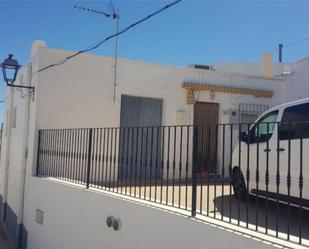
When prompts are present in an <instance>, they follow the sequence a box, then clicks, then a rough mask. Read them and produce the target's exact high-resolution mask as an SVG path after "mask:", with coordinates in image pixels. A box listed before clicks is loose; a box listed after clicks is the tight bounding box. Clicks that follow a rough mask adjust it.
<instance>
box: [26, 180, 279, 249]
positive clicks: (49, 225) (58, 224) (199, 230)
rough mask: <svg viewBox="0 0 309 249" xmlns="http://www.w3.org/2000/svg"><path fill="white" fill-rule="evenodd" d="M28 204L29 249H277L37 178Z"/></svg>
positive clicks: (205, 225)
mask: <svg viewBox="0 0 309 249" xmlns="http://www.w3.org/2000/svg"><path fill="white" fill-rule="evenodd" d="M46 193H48V194H46ZM29 198H31V202H29V204H28V215H27V218H26V227H27V228H28V233H29V237H28V248H31V249H41V248H44V249H54V248H64V249H84V248H91V249H101V248H113V249H124V248H128V249H129V248H132V249H139V248H140V249H144V248H148V249H152V248H153V249H163V248H175V249H176V248H177V249H182V248H183V249H187V248H194V249H198V248H205V247H206V246H207V248H216V249H226V248H230V249H234V248H235V249H238V248H239V245H241V246H242V248H252V249H260V248H261V249H262V248H265V249H266V248H274V247H273V246H270V245H266V244H264V243H262V242H261V241H256V240H253V239H252V238H246V237H244V236H239V235H237V234H234V233H232V232H230V231H224V230H222V229H218V228H216V227H212V226H210V225H209V224H206V223H203V222H196V221H193V220H191V219H189V218H188V217H185V216H181V215H175V214H173V213H168V212H166V211H163V210H159V209H155V208H153V207H149V206H144V205H142V204H140V203H135V202H130V201H128V200H121V199H117V198H115V197H113V196H111V195H105V194H102V193H98V192H95V191H91V190H86V189H80V188H78V187H72V186H69V185H65V184H62V183H56V182H53V181H48V180H43V179H39V178H32V179H31V185H30V188H29ZM36 209H40V210H42V211H44V221H43V225H40V224H38V223H36V221H35V213H36ZM109 215H113V216H114V217H115V218H119V219H120V220H121V229H120V230H119V231H118V232H115V231H113V229H111V228H108V227H107V226H106V218H107V217H108V216H109ZM64 231H65V232H64ZM222 238H224V239H222Z"/></svg>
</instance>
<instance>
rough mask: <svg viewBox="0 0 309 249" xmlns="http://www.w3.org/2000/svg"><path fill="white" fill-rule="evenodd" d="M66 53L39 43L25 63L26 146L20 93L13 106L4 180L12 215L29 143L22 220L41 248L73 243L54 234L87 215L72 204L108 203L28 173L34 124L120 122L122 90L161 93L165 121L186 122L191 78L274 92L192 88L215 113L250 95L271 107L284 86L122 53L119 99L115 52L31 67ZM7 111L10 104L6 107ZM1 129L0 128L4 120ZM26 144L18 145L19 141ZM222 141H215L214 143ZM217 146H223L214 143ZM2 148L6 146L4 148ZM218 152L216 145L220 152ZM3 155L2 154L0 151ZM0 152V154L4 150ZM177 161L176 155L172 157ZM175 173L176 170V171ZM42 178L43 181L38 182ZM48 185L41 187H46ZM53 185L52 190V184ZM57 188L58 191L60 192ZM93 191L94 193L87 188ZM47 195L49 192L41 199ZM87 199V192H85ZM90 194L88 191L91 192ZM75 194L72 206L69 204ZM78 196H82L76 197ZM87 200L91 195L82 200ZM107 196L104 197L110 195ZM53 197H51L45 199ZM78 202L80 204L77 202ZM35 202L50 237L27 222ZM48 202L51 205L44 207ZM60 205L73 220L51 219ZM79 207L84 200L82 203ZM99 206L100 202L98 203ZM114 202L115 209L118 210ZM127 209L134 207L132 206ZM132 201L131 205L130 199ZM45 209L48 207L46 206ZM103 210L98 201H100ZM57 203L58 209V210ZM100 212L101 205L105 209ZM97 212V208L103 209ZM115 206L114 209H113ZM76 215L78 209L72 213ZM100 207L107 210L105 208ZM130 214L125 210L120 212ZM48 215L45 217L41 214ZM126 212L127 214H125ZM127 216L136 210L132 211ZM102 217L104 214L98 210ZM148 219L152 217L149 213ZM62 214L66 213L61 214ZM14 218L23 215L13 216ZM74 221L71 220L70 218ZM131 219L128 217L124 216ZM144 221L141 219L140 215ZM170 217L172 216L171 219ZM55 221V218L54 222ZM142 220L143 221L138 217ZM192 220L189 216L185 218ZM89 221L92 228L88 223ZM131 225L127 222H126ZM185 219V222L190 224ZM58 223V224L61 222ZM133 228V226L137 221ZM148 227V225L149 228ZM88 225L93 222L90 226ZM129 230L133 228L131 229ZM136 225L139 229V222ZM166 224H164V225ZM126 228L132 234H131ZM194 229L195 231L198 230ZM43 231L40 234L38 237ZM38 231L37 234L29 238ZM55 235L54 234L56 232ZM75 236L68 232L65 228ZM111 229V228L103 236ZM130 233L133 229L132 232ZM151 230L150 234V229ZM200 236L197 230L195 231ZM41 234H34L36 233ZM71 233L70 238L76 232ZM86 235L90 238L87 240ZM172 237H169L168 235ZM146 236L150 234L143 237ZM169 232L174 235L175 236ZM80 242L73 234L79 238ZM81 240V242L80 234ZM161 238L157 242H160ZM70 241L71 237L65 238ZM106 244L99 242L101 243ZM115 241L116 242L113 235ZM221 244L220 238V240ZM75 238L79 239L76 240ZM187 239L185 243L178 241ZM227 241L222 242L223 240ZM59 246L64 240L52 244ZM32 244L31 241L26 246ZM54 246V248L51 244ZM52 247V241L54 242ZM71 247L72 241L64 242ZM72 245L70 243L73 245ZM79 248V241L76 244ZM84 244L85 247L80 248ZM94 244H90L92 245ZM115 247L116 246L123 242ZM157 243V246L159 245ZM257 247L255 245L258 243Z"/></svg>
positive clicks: (17, 207) (189, 113)
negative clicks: (28, 87) (28, 70)
mask: <svg viewBox="0 0 309 249" xmlns="http://www.w3.org/2000/svg"><path fill="white" fill-rule="evenodd" d="M70 54H71V53H70V52H66V51H60V50H55V49H48V48H42V47H39V48H37V52H35V53H33V54H32V57H31V59H30V62H31V63H32V81H31V83H32V85H34V86H35V97H34V99H33V100H32V99H31V102H30V114H29V115H30V119H29V140H28V144H27V146H26V145H25V144H24V143H23V139H24V136H25V133H26V132H25V130H24V127H26V124H25V122H26V121H25V120H26V117H25V113H24V110H25V109H24V108H25V106H26V105H25V99H22V98H21V97H20V93H17V92H16V93H15V94H14V100H13V106H14V105H15V106H17V110H18V113H20V114H19V115H18V122H17V124H18V126H17V128H16V129H15V128H14V129H15V130H13V131H12V136H11V138H10V141H11V144H12V147H10V148H13V149H11V151H10V153H9V156H8V158H7V159H8V160H9V161H10V167H9V180H8V188H9V191H8V200H7V201H8V204H9V205H10V206H11V207H12V208H13V210H14V212H15V213H16V214H18V213H19V210H20V208H21V205H22V202H21V196H22V193H21V191H20V189H21V177H22V168H21V165H22V161H23V160H24V155H25V150H26V147H27V149H28V158H27V162H26V165H27V172H26V173H27V175H26V185H25V194H26V199H25V211H24V212H25V218H26V220H25V221H24V223H25V226H26V228H27V229H28V230H29V236H30V238H29V241H30V244H32V245H33V248H49V247H44V246H45V245H44V246H43V247H42V245H41V244H40V243H48V244H49V243H51V245H55V244H53V243H60V244H62V243H66V241H68V243H70V246H71V245H74V243H75V242H73V239H72V241H71V240H70V238H71V237H70V231H69V229H68V228H66V229H65V230H66V231H68V233H67V235H66V236H67V237H63V236H64V234H62V235H61V234H60V231H63V228H65V227H66V226H68V227H70V228H71V227H77V224H80V223H79V220H80V219H81V220H82V221H84V222H86V218H85V217H84V216H86V215H87V214H86V211H85V210H82V209H79V208H83V207H77V206H78V205H87V206H89V205H88V203H92V204H91V206H97V203H100V205H99V206H98V207H101V205H103V204H102V203H104V205H106V207H109V206H108V205H109V204H106V203H105V201H102V199H101V197H100V198H96V197H95V198H94V199H95V200H94V201H93V202H92V199H91V200H90V199H87V198H88V197H87V198H86V197H84V196H83V193H84V192H79V191H77V190H76V192H75V190H74V191H73V192H74V195H75V194H76V199H74V198H73V197H72V202H67V199H66V198H69V199H71V197H69V195H66V194H68V192H64V193H63V194H64V196H62V197H61V198H60V199H58V197H57V196H56V193H57V192H58V191H60V192H61V191H62V189H58V188H57V187H55V185H53V188H49V187H48V186H47V185H46V186H45V185H44V184H43V182H40V181H41V180H39V179H36V178H34V177H33V175H34V172H35V167H36V152H37V136H38V129H48V128H85V127H86V128H89V127H92V128H95V127H113V126H114V127H118V126H119V120H120V105H121V103H120V98H121V94H127V95H134V96H142V97H153V98H162V99H163V125H173V124H175V123H176V113H177V111H179V110H181V111H185V112H186V113H187V123H188V124H192V120H193V106H192V105H187V104H186V91H185V90H184V89H182V88H181V84H182V83H183V82H192V83H207V84H218V85H224V86H235V87H246V88H257V89H268V90H273V91H274V96H273V98H272V99H264V98H255V97H251V96H240V95H230V94H223V93H216V94H215V95H214V96H213V95H212V96H210V94H209V93H208V92H200V93H196V99H197V100H198V101H205V102H216V103H220V107H219V108H220V114H222V113H223V111H224V110H229V109H236V108H237V105H238V103H240V102H242V103H243V102H248V103H257V104H258V103H262V104H269V105H270V106H273V105H276V104H277V103H280V102H282V101H283V99H284V95H283V93H282V87H283V86H284V84H285V83H284V81H282V80H278V79H271V78H266V77H261V76H249V75H246V74H240V73H235V74H230V73H223V72H221V73H218V72H212V71H204V70H195V69H188V68H176V67H172V66H163V65H155V64H149V63H143V62H135V61H129V60H124V59H120V60H119V65H118V82H117V83H118V86H119V87H118V88H117V101H116V103H114V102H113V59H112V58H106V57H101V56H94V55H87V54H83V55H81V56H78V57H76V58H74V59H73V60H70V61H68V62H67V63H65V64H63V65H61V66H59V67H54V68H51V69H49V70H46V71H44V72H42V73H36V72H37V70H38V69H40V68H43V67H44V66H46V65H48V64H50V63H54V62H56V61H58V60H59V59H62V58H64V57H65V56H68V55H70ZM9 111H10V110H9ZM219 116H220V120H219V121H220V122H221V123H226V122H229V121H230V120H229V117H228V116H227V115H219ZM4 129H5V127H4ZM6 141H7V138H4V139H3V144H5V143H6ZM23 144H24V145H23ZM219 146H220V145H219ZM220 147H221V146H220ZM5 149H6V148H4V150H5ZM219 153H220V152H219ZM3 154H5V153H3ZM3 154H2V155H3ZM5 160H6V159H5V158H4V157H3V156H2V157H1V164H0V174H1V184H0V191H1V194H3V189H4V188H3V184H2V182H4V181H3V179H4V178H5V174H4V172H3V169H4V163H3V162H4V161H5ZM176 163H177V162H176ZM177 174H178V172H176V175H177ZM41 183H42V184H43V185H42V186H41ZM44 186H45V187H46V189H44V188H45V187H44ZM54 187H55V189H54ZM73 192H72V193H69V194H73ZM59 195H61V193H59ZM89 196H92V195H89ZM45 197H48V198H45ZM89 198H90V197H89ZM91 198H92V197H91ZM57 200H58V201H59V202H61V203H62V204H63V205H64V206H59V208H57V207H56V208H55V205H54V204H55V203H57ZM74 201H76V202H75V204H76V205H77V206H76V205H75V204H74ZM79 201H80V202H79ZM88 201H90V202H88ZM108 201H109V200H108ZM51 202H53V203H51ZM81 203H82V204H81ZM34 205H36V206H38V208H40V207H39V206H42V205H43V207H44V209H45V210H48V211H47V212H48V213H50V212H55V213H54V214H52V215H51V216H49V217H50V218H48V219H51V220H50V222H51V223H52V225H51V226H49V228H48V233H49V234H51V236H52V237H48V236H47V235H46V234H47V230H46V231H45V232H44V231H41V230H40V229H41V228H37V227H36V226H35V225H34V224H33V212H34V207H35V206H34ZM47 205H48V206H49V207H48V208H47ZM115 206H119V207H117V208H119V210H122V211H121V212H123V213H125V211H124V209H125V208H126V205H124V206H123V207H122V204H119V203H117V205H116V204H111V207H110V209H108V208H106V210H113V209H115V208H116V207H115ZM62 207H63V208H64V211H65V212H64V214H65V216H64V217H67V218H68V219H69V217H71V220H70V221H72V222H73V223H72V224H73V225H72V224H70V223H69V222H68V223H57V222H59V220H55V219H54V218H55V217H54V215H55V214H56V213H57V214H59V210H60V208H62ZM72 207H74V208H76V209H77V210H78V212H77V213H74V212H72V214H71V211H72ZM84 208H85V207H84ZM93 208H94V209H93V210H92V212H93V214H97V212H98V209H97V208H96V207H93ZM102 208H103V206H102ZM117 208H116V209H117ZM131 208H132V207H131ZM134 208H135V206H134ZM51 209H54V210H53V211H51ZM103 209H104V208H103ZM56 210H57V211H56ZM106 210H105V211H104V210H103V211H104V212H107V211H106ZM103 211H102V212H103ZM119 212H120V211H119ZM141 212H145V215H146V214H147V215H156V213H155V214H152V213H151V212H150V211H149V212H150V213H149V214H148V213H147V212H148V211H146V209H145V211H141ZM77 214H78V215H82V216H76V215H77ZM104 214H105V213H104ZM126 215H128V214H126ZM47 217H48V216H47ZM90 218H91V219H93V221H94V222H95V221H97V218H98V217H97V216H90ZM128 218H130V217H128ZM131 218H132V219H133V218H134V216H132V217H131ZM104 219H105V217H104ZM149 219H150V220H149V222H150V221H151V218H149ZM173 219H174V218H171V223H170V225H169V224H168V223H167V227H170V229H171V227H172V226H175V225H177V227H182V226H179V224H182V222H188V221H181V222H180V223H177V222H178V221H177V222H176V221H173ZM63 220H66V218H64V219H63ZM19 222H22V221H21V220H20V217H19ZM74 222H75V223H74ZM130 222H132V223H133V221H130ZM139 222H142V221H139ZM175 222H176V223H175ZM58 224H59V225H58ZM92 224H93V222H89V223H87V222H86V223H85V228H87V229H88V228H89V229H90V227H91V225H92ZM95 224H96V225H95V226H96V228H97V230H98V231H99V230H100V229H104V228H103V227H102V226H103V225H104V224H97V223H95ZM139 224H141V223H139ZM190 224H191V223H190ZM89 226H90V227H89ZM130 226H131V225H130ZM190 226H191V225H190ZM60 228H61V229H60ZM85 228H78V229H82V230H81V231H78V236H77V237H78V238H80V239H81V240H82V239H84V242H83V243H91V241H93V240H91V238H94V243H96V244H95V246H97V245H99V244H100V243H101V241H102V239H103V238H101V237H100V236H101V233H100V234H96V233H95V234H92V233H89V232H87V230H85ZM185 228H186V226H183V228H181V229H184V230H181V231H180V234H181V233H185ZM136 229H137V228H136ZM150 229H152V228H150ZM153 229H154V230H151V231H152V233H155V232H157V231H159V224H158V225H157V227H155V228H153ZM91 231H92V229H91ZM133 231H134V230H133ZM137 231H139V230H138V229H137ZM166 231H167V230H166ZM82 232H85V234H86V235H87V236H88V237H85V236H82V235H81V233H82ZM129 234H131V233H129ZM197 234H200V233H199V232H197ZM40 235H42V237H40ZM34 236H37V237H34ZM57 236H59V237H58V238H57ZM71 236H72V237H73V234H71ZM106 236H109V235H106ZM132 236H133V235H132ZM151 236H153V234H151ZM199 236H202V235H201V234H200V235H199ZM38 238H39V239H38ZM75 238H76V237H75ZM87 238H89V239H87ZM125 238H126V239H124V240H121V243H125V242H127V241H128V240H129V239H128V238H127V237H125ZM173 238H174V237H173ZM144 239H145V241H146V239H149V237H145V238H144ZM174 239H175V238H174ZM77 241H79V240H77ZM79 242H80V241H79ZM163 242H164V243H165V242H166V241H162V245H161V246H163V245H166V243H165V244H163ZM71 243H72V244H71ZM104 243H105V242H104ZM119 243H120V242H119ZM220 243H221V242H220ZM77 245H79V244H77ZM184 245H185V244H184ZM224 245H226V244H222V248H223V246H224ZM58 247H62V248H65V247H63V246H58ZM30 248H31V247H30ZM50 248H52V247H50ZM54 248H56V247H54ZM69 248H71V247H69ZM72 248H73V247H72ZM77 248H78V247H77ZM81 248H85V247H81ZM95 248H96V247H95ZM115 248H121V245H119V246H118V247H115ZM162 248H163V247H162ZM257 248H258V247H257Z"/></svg>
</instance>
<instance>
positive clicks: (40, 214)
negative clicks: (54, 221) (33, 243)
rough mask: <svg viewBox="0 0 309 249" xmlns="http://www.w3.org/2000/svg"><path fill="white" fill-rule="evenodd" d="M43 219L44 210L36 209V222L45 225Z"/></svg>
mask: <svg viewBox="0 0 309 249" xmlns="http://www.w3.org/2000/svg"><path fill="white" fill-rule="evenodd" d="M43 219H44V211H42V210H40V209H36V212H35V221H36V223H39V224H41V225H43Z"/></svg>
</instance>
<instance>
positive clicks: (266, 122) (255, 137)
mask: <svg viewBox="0 0 309 249" xmlns="http://www.w3.org/2000/svg"><path fill="white" fill-rule="evenodd" d="M277 116H278V111H274V112H270V113H267V114H265V115H264V116H263V117H262V118H261V119H260V120H259V121H258V122H257V123H256V124H255V126H253V128H252V129H251V130H250V136H249V139H250V143H257V142H267V141H268V140H269V139H270V138H271V136H272V134H273V132H274V129H275V127H276V122H277Z"/></svg>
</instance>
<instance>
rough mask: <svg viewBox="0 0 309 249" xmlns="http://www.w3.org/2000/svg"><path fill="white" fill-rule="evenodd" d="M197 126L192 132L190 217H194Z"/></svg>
mask: <svg viewBox="0 0 309 249" xmlns="http://www.w3.org/2000/svg"><path fill="white" fill-rule="evenodd" d="M197 133H198V126H197V125H194V131H193V162H192V204H191V215H192V216H193V217H194V216H196V185H197V161H198V160H197V155H198V154H197V151H198V150H197V146H198V134H197Z"/></svg>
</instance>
